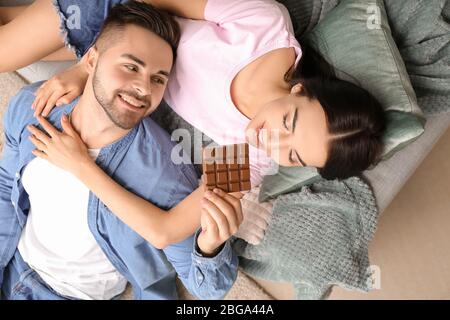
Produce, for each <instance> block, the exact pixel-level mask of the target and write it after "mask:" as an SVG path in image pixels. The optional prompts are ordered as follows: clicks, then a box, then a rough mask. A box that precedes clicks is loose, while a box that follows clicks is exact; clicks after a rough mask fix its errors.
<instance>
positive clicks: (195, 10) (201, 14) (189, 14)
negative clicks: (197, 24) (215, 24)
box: [143, 0, 208, 20]
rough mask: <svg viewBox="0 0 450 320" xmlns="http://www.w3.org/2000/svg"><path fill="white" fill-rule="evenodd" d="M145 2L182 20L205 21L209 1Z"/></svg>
mask: <svg viewBox="0 0 450 320" xmlns="http://www.w3.org/2000/svg"><path fill="white" fill-rule="evenodd" d="M143 2H146V3H149V4H151V5H153V6H155V7H156V8H160V9H163V10H166V11H168V12H170V13H172V14H174V15H176V16H179V17H182V18H187V19H194V20H204V19H205V7H206V3H207V2H208V0H189V1H183V0H144V1H143Z"/></svg>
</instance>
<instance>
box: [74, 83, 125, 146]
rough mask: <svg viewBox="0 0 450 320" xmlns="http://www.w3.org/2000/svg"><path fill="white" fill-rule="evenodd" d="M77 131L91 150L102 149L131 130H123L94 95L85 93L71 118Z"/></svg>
mask: <svg viewBox="0 0 450 320" xmlns="http://www.w3.org/2000/svg"><path fill="white" fill-rule="evenodd" d="M70 120H71V123H72V126H73V128H74V129H75V131H77V132H78V134H79V135H80V137H81V140H83V142H84V143H85V144H86V146H87V147H88V148H89V149H100V148H103V147H105V146H106V145H108V144H111V143H113V142H115V141H117V140H120V139H121V138H123V137H124V136H125V135H126V134H127V133H128V132H130V130H125V129H121V128H119V127H118V126H116V125H115V124H114V123H113V122H112V121H111V120H110V119H109V117H108V115H107V114H106V112H105V111H104V110H103V108H102V106H101V105H100V104H99V103H98V102H97V99H95V97H94V96H93V94H91V95H90V94H89V92H85V94H83V95H82V96H81V97H80V100H79V101H78V103H77V104H76V105H75V107H74V109H73V110H72V114H71V117H70Z"/></svg>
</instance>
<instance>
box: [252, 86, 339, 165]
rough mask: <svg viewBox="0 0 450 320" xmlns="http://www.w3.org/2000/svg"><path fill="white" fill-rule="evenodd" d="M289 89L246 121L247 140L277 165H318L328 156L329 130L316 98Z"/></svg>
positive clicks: (299, 88) (297, 88)
mask: <svg viewBox="0 0 450 320" xmlns="http://www.w3.org/2000/svg"><path fill="white" fill-rule="evenodd" d="M302 90H303V87H302V85H301V84H297V85H295V86H294V87H293V88H292V90H291V93H290V94H289V95H286V96H285V97H282V98H280V99H277V100H274V101H271V102H269V103H268V104H266V105H265V106H263V107H262V108H261V110H260V112H259V113H258V114H257V115H256V116H255V117H254V118H253V119H252V120H251V121H250V124H249V125H248V127H247V130H246V136H247V141H248V143H249V144H251V145H252V146H254V147H257V148H259V149H261V150H264V151H265V152H266V153H267V155H268V156H270V157H271V158H272V159H273V160H274V161H275V162H277V163H278V164H279V165H282V166H287V167H292V166H311V167H317V168H321V167H323V166H324V165H325V162H326V160H327V157H328V141H329V138H330V134H329V132H328V128H327V121H326V116H325V112H324V110H323V108H322V106H321V105H320V103H319V101H318V100H316V99H313V100H310V99H309V98H308V97H306V96H300V95H298V93H300V92H301V91H302Z"/></svg>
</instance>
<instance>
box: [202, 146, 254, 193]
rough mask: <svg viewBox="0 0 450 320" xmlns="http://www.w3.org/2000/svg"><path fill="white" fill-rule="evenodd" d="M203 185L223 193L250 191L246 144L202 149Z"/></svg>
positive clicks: (247, 148)
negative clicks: (220, 190) (218, 189)
mask: <svg viewBox="0 0 450 320" xmlns="http://www.w3.org/2000/svg"><path fill="white" fill-rule="evenodd" d="M202 178H203V184H204V185H205V188H206V189H207V190H213V189H214V188H220V189H222V190H223V191H225V192H238V191H246V190H250V189H251V183H250V160H249V147H248V144H247V143H240V144H231V145H227V146H215V147H206V148H203V177H202Z"/></svg>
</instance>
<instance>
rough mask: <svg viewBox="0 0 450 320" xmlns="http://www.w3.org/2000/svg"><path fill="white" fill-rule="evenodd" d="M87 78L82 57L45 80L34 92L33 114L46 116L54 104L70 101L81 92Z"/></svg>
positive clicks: (58, 104)
mask: <svg viewBox="0 0 450 320" xmlns="http://www.w3.org/2000/svg"><path fill="white" fill-rule="evenodd" d="M87 78H88V73H87V71H86V68H85V58H84V57H83V59H81V60H80V62H78V63H77V64H76V65H74V66H72V67H70V68H69V69H67V70H66V71H63V72H62V73H60V74H58V75H56V76H54V77H52V78H51V79H50V80H48V81H46V82H45V83H44V84H42V86H41V87H40V88H39V89H38V90H37V91H36V93H35V95H36V98H35V100H34V102H33V105H32V108H33V109H34V110H35V111H34V116H35V117H36V116H39V115H42V116H43V117H47V116H48V114H49V113H50V111H51V110H52V109H53V108H54V107H55V105H56V106H60V105H63V104H68V103H70V102H72V101H73V100H74V99H75V98H76V97H78V96H79V95H81V94H82V93H83V90H84V86H85V85H86V81H87Z"/></svg>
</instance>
